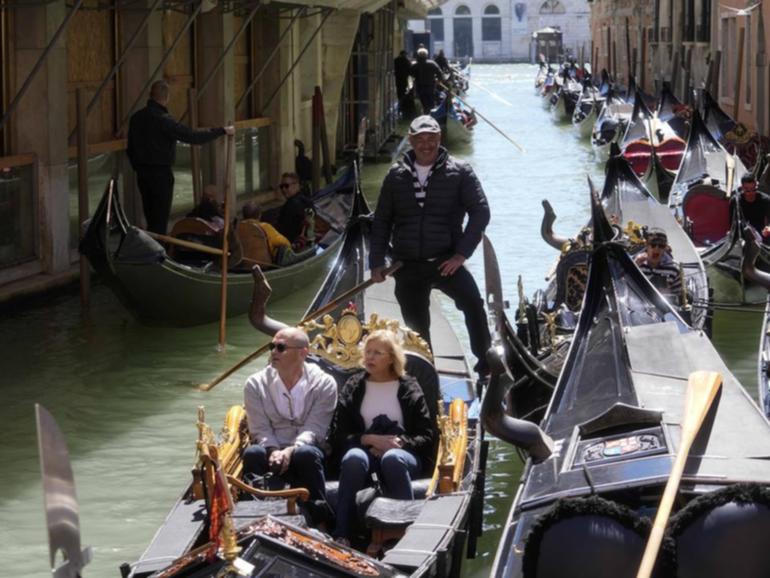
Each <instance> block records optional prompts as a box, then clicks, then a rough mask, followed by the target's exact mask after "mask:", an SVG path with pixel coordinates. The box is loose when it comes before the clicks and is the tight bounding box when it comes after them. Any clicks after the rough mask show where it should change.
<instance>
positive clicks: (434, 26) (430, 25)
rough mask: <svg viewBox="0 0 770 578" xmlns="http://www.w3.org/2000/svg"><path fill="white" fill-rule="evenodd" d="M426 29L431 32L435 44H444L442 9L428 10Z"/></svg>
mask: <svg viewBox="0 0 770 578" xmlns="http://www.w3.org/2000/svg"><path fill="white" fill-rule="evenodd" d="M425 29H426V30H428V31H430V35H431V37H432V38H433V41H434V42H444V14H443V12H441V8H431V9H430V10H428V19H427V20H426V21H425Z"/></svg>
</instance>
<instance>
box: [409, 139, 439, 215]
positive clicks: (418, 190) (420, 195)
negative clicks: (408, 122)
mask: <svg viewBox="0 0 770 578" xmlns="http://www.w3.org/2000/svg"><path fill="white" fill-rule="evenodd" d="M447 156H449V153H447V151H446V150H440V151H439V153H438V157H437V158H436V162H434V163H433V166H432V167H431V168H430V170H429V171H428V174H427V176H426V177H425V181H424V182H422V183H421V182H420V177H419V176H418V174H417V167H416V166H415V154H414V151H409V152H408V153H406V154H405V155H404V164H405V165H406V166H407V167H409V170H410V171H411V173H412V182H413V183H414V196H415V198H416V199H417V204H418V205H420V208H422V207H423V206H424V205H425V197H426V195H427V193H426V192H425V190H426V189H427V188H428V182H429V181H430V177H431V175H432V174H433V171H435V170H436V169H437V168H438V167H440V166H442V165H443V164H444V163H445V162H446V159H447Z"/></svg>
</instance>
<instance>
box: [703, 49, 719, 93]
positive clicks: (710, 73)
mask: <svg viewBox="0 0 770 578" xmlns="http://www.w3.org/2000/svg"><path fill="white" fill-rule="evenodd" d="M715 57H716V52H712V53H711V59H710V60H709V66H708V69H707V70H706V80H704V82H703V87H704V88H705V89H706V90H707V91H709V92H711V85H712V84H713V82H714V68H715V67H716V60H715ZM712 96H713V94H712Z"/></svg>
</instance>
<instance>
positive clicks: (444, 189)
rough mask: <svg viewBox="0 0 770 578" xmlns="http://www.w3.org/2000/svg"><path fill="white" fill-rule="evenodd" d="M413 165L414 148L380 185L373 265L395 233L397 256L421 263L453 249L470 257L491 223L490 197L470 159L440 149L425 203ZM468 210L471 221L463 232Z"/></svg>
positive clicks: (381, 262) (378, 262)
mask: <svg viewBox="0 0 770 578" xmlns="http://www.w3.org/2000/svg"><path fill="white" fill-rule="evenodd" d="M413 163H414V152H413V151H409V152H408V153H407V154H406V155H404V159H403V160H401V161H400V162H398V163H396V164H394V165H393V166H392V167H391V168H390V171H389V172H388V174H387V175H386V177H385V181H384V182H383V183H382V190H381V191H380V198H379V200H378V201H377V210H376V211H375V213H374V223H373V224H372V233H371V253H370V256H369V264H370V266H371V267H372V268H374V267H380V266H382V265H384V263H385V252H386V250H387V247H388V242H389V241H391V237H392V241H393V251H394V258H396V259H400V260H405V261H421V260H425V259H434V258H436V257H444V256H447V257H449V256H451V255H453V254H455V253H459V254H461V255H463V256H464V257H465V258H466V259H467V258H468V257H470V256H471V255H472V254H473V251H475V250H476V247H477V246H478V244H479V243H480V242H481V236H482V235H483V234H484V229H486V226H487V224H488V223H489V205H488V204H487V197H486V195H484V190H483V189H482V188H481V183H480V182H479V180H478V178H477V177H476V174H475V173H474V172H473V169H472V168H471V166H470V165H469V164H468V163H465V162H463V161H460V160H457V159H455V158H454V157H452V156H449V154H447V151H446V149H445V148H443V147H441V148H440V150H439V156H438V159H437V160H436V165H435V166H434V169H433V174H432V175H431V177H430V180H429V181H428V187H427V189H426V197H425V203H424V205H423V207H420V205H419V204H418V203H417V199H416V197H415V195H414V193H415V190H414V179H413V177H412V172H411V170H410V169H409V166H410V165H412V164H413ZM466 214H467V215H468V223H467V224H466V226H465V230H463V220H464V218H465V215H466Z"/></svg>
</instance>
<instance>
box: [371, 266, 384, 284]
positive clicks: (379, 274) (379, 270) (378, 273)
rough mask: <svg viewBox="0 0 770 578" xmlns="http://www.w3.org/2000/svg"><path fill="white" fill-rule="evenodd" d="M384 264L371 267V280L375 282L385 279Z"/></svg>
mask: <svg viewBox="0 0 770 578" xmlns="http://www.w3.org/2000/svg"><path fill="white" fill-rule="evenodd" d="M384 271H385V266H384V265H383V266H380V267H375V268H374V269H372V281H374V282H375V283H382V282H383V281H385V274H384Z"/></svg>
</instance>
